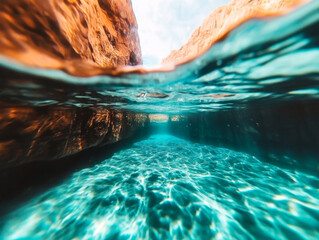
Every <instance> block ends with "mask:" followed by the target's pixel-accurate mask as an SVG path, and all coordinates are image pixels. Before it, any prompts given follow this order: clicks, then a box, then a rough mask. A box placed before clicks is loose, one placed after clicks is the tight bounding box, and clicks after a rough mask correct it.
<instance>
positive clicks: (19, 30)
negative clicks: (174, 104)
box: [0, 0, 142, 72]
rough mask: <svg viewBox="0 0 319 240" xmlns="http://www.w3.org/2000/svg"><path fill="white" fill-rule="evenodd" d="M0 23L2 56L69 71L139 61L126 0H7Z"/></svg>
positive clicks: (133, 21) (0, 6) (134, 25)
mask: <svg viewBox="0 0 319 240" xmlns="http://www.w3.org/2000/svg"><path fill="white" fill-rule="evenodd" d="M0 22H1V25H0V57H1V55H2V57H9V58H10V59H14V60H15V61H18V62H20V63H22V64H25V65H27V66H31V67H41V68H52V69H68V70H69V72H72V69H73V68H77V69H78V67H79V66H87V65H88V66H93V68H94V67H101V68H115V67H118V66H124V65H137V64H141V63H142V56H141V49H140V44H139V38H138V33H137V23H136V19H135V15H134V12H133V9H132V5H131V1H129V0H117V1H112V0H93V1H88V0H41V1H32V0H10V1H9V0H7V1H3V2H1V4H0ZM74 71H75V70H74Z"/></svg>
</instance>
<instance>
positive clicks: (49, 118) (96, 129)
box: [0, 106, 148, 169]
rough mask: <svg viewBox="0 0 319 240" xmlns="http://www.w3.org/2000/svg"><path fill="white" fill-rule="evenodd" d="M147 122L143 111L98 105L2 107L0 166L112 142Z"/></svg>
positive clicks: (46, 158)
mask: <svg viewBox="0 0 319 240" xmlns="http://www.w3.org/2000/svg"><path fill="white" fill-rule="evenodd" d="M147 121H148V117H147V115H145V114H138V113H131V112H124V111H119V110H117V111H116V110H112V109H106V108H101V107H100V108H97V107H94V108H67V107H23V106H21V107H1V108H0V131H1V137H0V152H1V156H0V169H1V168H6V167H11V166H17V165H20V164H25V163H28V162H33V161H48V160H54V159H59V158H63V157H66V156H69V155H72V154H75V153H78V152H80V151H82V150H84V149H87V148H89V147H94V146H103V145H105V144H109V143H114V142H117V141H119V140H121V139H125V138H128V137H130V136H132V135H133V134H134V133H136V132H137V131H138V129H140V128H141V127H142V126H144V124H145V123H146V122H147Z"/></svg>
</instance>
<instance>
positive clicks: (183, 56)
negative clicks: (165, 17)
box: [162, 0, 309, 64]
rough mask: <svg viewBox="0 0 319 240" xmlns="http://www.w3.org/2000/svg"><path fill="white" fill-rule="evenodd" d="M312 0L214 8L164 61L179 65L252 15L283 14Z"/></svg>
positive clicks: (246, 0) (259, 0) (243, 1)
mask: <svg viewBox="0 0 319 240" xmlns="http://www.w3.org/2000/svg"><path fill="white" fill-rule="evenodd" d="M306 2H309V0H233V1H232V2H231V3H230V4H228V5H225V6H222V7H219V8H217V9H216V10H214V11H213V12H212V13H211V14H210V15H209V16H208V17H207V18H206V19H205V20H204V22H203V23H202V25H201V26H199V27H198V28H197V29H196V30H195V31H194V32H193V34H192V36H191V37H190V39H189V41H188V42H187V43H186V44H185V45H183V46H182V47H181V48H180V49H179V50H173V51H172V52H171V53H170V54H169V55H168V56H167V57H166V58H165V59H163V61H162V63H164V64H180V63H184V62H187V61H190V60H192V59H194V58H196V57H198V56H199V55H201V54H203V53H204V52H205V51H207V50H208V49H209V48H210V47H211V46H212V45H213V44H214V43H215V42H217V41H219V40H221V39H222V38H224V37H225V36H227V34H228V33H229V32H230V31H231V30H233V29H234V28H236V27H237V26H239V25H240V24H242V23H243V22H245V21H247V20H248V19H252V18H261V17H268V16H275V15H281V14H284V13H287V12H289V11H291V10H292V9H293V8H294V7H296V6H299V5H301V4H303V3H306Z"/></svg>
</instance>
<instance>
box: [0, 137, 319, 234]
mask: <svg viewBox="0 0 319 240" xmlns="http://www.w3.org/2000/svg"><path fill="white" fill-rule="evenodd" d="M318 191H319V178H318V177H314V176H312V175H308V174H305V173H302V172H299V171H291V170H286V169H281V168H279V167H276V166H274V165H271V164H266V163H264V162H261V161H260V160H259V159H257V158H255V157H253V156H251V155H249V154H246V153H242V152H237V151H233V150H230V149H227V148H219V147H214V146H208V145H203V144H196V143H192V142H189V141H186V140H182V139H179V138H176V137H173V136H170V135H153V136H151V137H150V138H148V139H146V140H143V141H140V142H136V143H135V144H134V145H133V146H132V147H130V148H127V149H124V150H121V151H119V152H117V153H115V154H114V155H113V156H112V157H110V158H108V159H105V160H104V161H102V162H101V163H99V164H96V165H95V166H93V167H91V168H85V169H82V170H80V171H78V172H76V173H74V174H73V175H72V176H71V177H70V178H69V179H67V180H66V181H64V182H63V183H61V184H60V185H58V186H56V187H54V188H52V189H50V190H48V191H46V192H45V193H43V194H41V195H40V196H38V197H35V198H34V199H32V200H31V201H29V202H28V203H26V204H25V205H24V206H22V207H21V208H19V209H17V210H15V211H13V212H12V213H10V214H9V215H8V216H6V217H5V218H4V219H2V220H3V223H2V226H1V228H0V229H1V231H0V238H1V239H318V237H319V198H318Z"/></svg>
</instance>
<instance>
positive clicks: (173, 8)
mask: <svg viewBox="0 0 319 240" xmlns="http://www.w3.org/2000/svg"><path fill="white" fill-rule="evenodd" d="M229 2H230V0H132V4H133V9H134V12H135V16H136V19H137V23H138V32H139V37H140V43H141V48H142V54H143V60H144V65H146V66H150V65H156V64H160V62H161V60H162V59H163V58H165V57H166V56H167V55H168V54H169V53H170V52H171V51H172V50H174V49H175V50H177V49H179V48H180V47H181V46H182V45H183V44H184V43H186V42H187V40H188V39H189V37H190V36H191V34H192V32H193V31H194V30H195V29H196V28H197V27H198V26H199V25H200V24H201V23H202V22H203V20H204V19H205V18H206V17H207V16H208V15H209V14H210V13H211V12H212V11H213V10H214V9H215V8H217V7H219V6H221V5H224V4H227V3H229Z"/></svg>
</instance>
